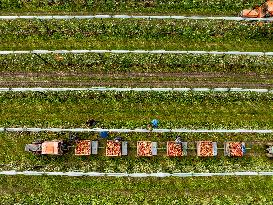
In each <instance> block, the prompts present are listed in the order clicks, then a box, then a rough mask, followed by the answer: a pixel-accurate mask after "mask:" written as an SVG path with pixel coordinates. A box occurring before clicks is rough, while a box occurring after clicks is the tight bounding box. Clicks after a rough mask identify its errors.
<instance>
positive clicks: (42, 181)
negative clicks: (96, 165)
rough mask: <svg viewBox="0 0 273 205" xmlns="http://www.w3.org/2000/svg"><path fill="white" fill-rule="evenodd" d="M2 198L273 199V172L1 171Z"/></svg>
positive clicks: (223, 201)
mask: <svg viewBox="0 0 273 205" xmlns="http://www.w3.org/2000/svg"><path fill="white" fill-rule="evenodd" d="M0 182H1V183H0V190H1V196H0V202H1V204H221V205H222V204H223V205H224V204H225V205H226V204H242V205H247V204H272V199H273V197H272V194H271V193H270V191H269V190H271V187H272V183H273V180H272V177H257V176H256V177H213V178H210V177H198V178H163V179H159V178H146V179H136V178H107V177H99V178H96V177H93V178H90V177H89V178H88V177H75V178H73V177H70V178H69V177H58V176H54V177H46V176H45V177H39V176H38V177H35V176H32V177H31V176H27V177H26V176H6V177H0Z"/></svg>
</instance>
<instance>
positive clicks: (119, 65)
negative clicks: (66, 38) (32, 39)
mask: <svg viewBox="0 0 273 205" xmlns="http://www.w3.org/2000/svg"><path fill="white" fill-rule="evenodd" d="M272 65H273V57H271V56H268V57H266V56H247V55H244V56H242V55H241V56H239V55H211V54H207V55H193V54H110V53H105V54H96V53H87V54H39V56H37V55H34V54H19V55H18V54H11V55H0V71H11V72H17V71H27V72H33V71H34V72H35V71H36V72H37V71H43V72H46V71H62V72H63V71H66V72H70V71H74V72H78V71H83V72H229V73H237V74H238V73H249V72H251V73H260V74H265V73H268V74H271V73H272V69H273V66H272Z"/></svg>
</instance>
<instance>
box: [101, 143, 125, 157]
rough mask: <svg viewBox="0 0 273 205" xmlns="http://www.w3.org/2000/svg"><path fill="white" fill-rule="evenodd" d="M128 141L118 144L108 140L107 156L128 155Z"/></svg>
mask: <svg viewBox="0 0 273 205" xmlns="http://www.w3.org/2000/svg"><path fill="white" fill-rule="evenodd" d="M127 146H128V142H127V141H122V142H116V141H114V140H107V143H106V156H109V157H118V156H121V155H127V154H128V151H127Z"/></svg>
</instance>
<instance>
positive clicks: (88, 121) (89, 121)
mask: <svg viewBox="0 0 273 205" xmlns="http://www.w3.org/2000/svg"><path fill="white" fill-rule="evenodd" d="M96 124H97V121H96V120H94V119H89V120H87V121H86V125H87V126H88V127H93V126H95V125H96Z"/></svg>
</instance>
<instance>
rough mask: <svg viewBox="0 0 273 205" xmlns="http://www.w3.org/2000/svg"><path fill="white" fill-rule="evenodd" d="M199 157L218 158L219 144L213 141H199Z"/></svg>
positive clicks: (197, 144)
mask: <svg viewBox="0 0 273 205" xmlns="http://www.w3.org/2000/svg"><path fill="white" fill-rule="evenodd" d="M196 146H197V156H199V157H214V156H217V143H216V142H212V141H198V142H197V143H196Z"/></svg>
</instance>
